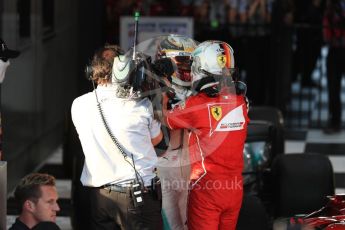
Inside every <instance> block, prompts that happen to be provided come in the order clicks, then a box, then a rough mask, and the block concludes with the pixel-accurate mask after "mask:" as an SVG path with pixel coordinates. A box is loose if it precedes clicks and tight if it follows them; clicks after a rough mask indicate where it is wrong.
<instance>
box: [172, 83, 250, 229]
mask: <svg viewBox="0 0 345 230" xmlns="http://www.w3.org/2000/svg"><path fill="white" fill-rule="evenodd" d="M166 116H167V118H166V119H167V120H166V122H167V124H168V126H169V127H170V128H171V129H179V128H186V129H189V130H191V132H190V136H189V153H190V162H191V164H192V165H191V177H190V180H191V188H190V192H189V197H188V211H187V212H188V220H187V222H188V229H189V230H193V229H196V230H202V229H207V230H212V229H226V230H229V229H230V230H231V229H234V230H235V229H236V223H237V217H238V213H239V210H240V208H241V204H242V196H243V185H242V170H243V148H244V143H245V140H246V136H247V124H248V122H249V118H248V116H247V105H246V101H245V98H244V97H243V96H238V95H236V94H232V93H229V92H228V91H227V89H223V90H222V91H221V92H220V94H219V95H218V96H217V97H208V96H207V95H206V94H204V93H199V94H197V95H195V96H191V97H189V98H188V99H187V100H186V101H185V103H184V104H182V105H180V106H179V107H177V108H175V109H174V110H172V111H170V112H168V113H167V115H166Z"/></svg>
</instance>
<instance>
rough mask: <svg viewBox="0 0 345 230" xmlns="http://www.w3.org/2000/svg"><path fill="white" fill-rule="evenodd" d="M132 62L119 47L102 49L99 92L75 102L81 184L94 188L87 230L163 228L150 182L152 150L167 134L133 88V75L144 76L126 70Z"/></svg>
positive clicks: (95, 70)
mask: <svg viewBox="0 0 345 230" xmlns="http://www.w3.org/2000/svg"><path fill="white" fill-rule="evenodd" d="M131 63H132V64H133V62H130V61H128V59H127V58H126V56H124V55H121V52H120V51H119V48H118V47H116V46H109V45H106V46H105V47H103V48H101V49H100V50H98V51H97V52H96V53H95V55H94V57H93V60H92V63H91V72H92V74H91V80H92V81H93V82H95V83H96V84H97V88H96V89H94V91H93V92H89V93H87V94H84V95H82V96H80V97H78V98H76V99H75V100H74V102H73V104H72V109H71V113H72V120H73V123H74V125H75V127H76V130H77V132H78V134H79V139H80V142H81V144H82V148H83V152H84V155H85V163H84V167H83V171H82V175H81V182H82V184H83V185H84V186H88V187H90V190H91V191H90V197H89V198H90V202H91V210H89V211H90V215H91V220H90V221H91V226H90V228H89V229H109V230H114V229H155V230H156V229H162V218H161V201H160V200H158V199H157V192H158V191H157V190H156V189H155V187H154V184H152V181H153V179H154V178H155V172H154V170H155V165H156V162H157V155H156V153H155V149H154V146H157V145H158V146H162V140H163V134H162V131H161V127H160V126H161V125H160V123H159V122H158V121H157V120H155V119H154V116H153V109H152V103H151V101H150V100H149V99H148V98H147V97H140V96H138V95H139V94H140V92H139V91H140V89H139V88H137V87H133V86H132V85H131V84H133V85H134V83H135V82H137V83H138V79H135V78H133V79H132V78H131V77H133V76H134V77H135V76H136V75H140V73H139V72H136V71H137V70H139V69H140V68H136V67H135V68H134V69H128V68H127V67H129V66H131ZM121 66H123V68H122V67H121ZM126 71H127V72H126ZM131 73H132V74H131ZM141 73H143V72H141ZM128 76H130V77H129V78H128ZM144 83H145V82H141V84H144ZM114 139H116V141H115V140H114ZM116 143H117V144H116ZM161 148H162V147H161ZM163 148H164V144H163ZM121 150H122V151H121ZM125 155H126V156H127V157H125Z"/></svg>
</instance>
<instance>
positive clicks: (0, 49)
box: [0, 38, 20, 59]
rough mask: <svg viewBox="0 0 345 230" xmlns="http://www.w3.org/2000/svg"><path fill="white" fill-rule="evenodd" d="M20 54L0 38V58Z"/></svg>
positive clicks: (13, 56) (14, 56)
mask: <svg viewBox="0 0 345 230" xmlns="http://www.w3.org/2000/svg"><path fill="white" fill-rule="evenodd" d="M19 54H20V52H19V51H17V50H10V49H9V48H8V47H7V45H6V44H5V42H4V41H3V40H2V39H1V38H0V58H4V59H8V58H16V57H18V55H19Z"/></svg>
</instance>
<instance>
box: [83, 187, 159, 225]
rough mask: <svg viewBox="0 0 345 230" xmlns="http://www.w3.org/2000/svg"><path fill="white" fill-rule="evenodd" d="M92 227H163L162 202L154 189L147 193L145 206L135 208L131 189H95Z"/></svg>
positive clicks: (92, 191)
mask: <svg viewBox="0 0 345 230" xmlns="http://www.w3.org/2000/svg"><path fill="white" fill-rule="evenodd" d="M90 202H91V210H90V212H91V213H90V214H91V220H90V222H91V227H90V228H89V229H92V230H96V229H97V230H101V229H102V230H103V229H104V230H116V229H121V230H124V229H128V230H136V229H138V230H160V229H162V228H163V227H162V216H161V201H160V200H157V198H155V197H154V195H153V194H152V192H151V191H149V192H147V193H144V205H143V206H142V207H139V208H134V206H133V201H132V197H131V195H130V192H129V191H128V192H126V193H123V192H116V191H110V190H107V189H102V188H92V189H91V192H90Z"/></svg>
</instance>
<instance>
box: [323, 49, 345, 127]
mask: <svg viewBox="0 0 345 230" xmlns="http://www.w3.org/2000/svg"><path fill="white" fill-rule="evenodd" d="M344 60H345V48H334V47H330V48H329V51H328V57H327V80H328V111H329V125H330V126H332V127H340V126H341V116H342V115H341V111H342V108H341V78H342V74H344V73H345V65H344Z"/></svg>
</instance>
